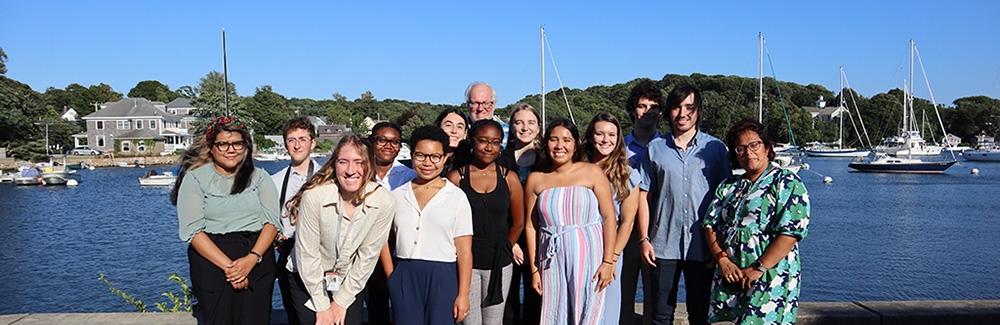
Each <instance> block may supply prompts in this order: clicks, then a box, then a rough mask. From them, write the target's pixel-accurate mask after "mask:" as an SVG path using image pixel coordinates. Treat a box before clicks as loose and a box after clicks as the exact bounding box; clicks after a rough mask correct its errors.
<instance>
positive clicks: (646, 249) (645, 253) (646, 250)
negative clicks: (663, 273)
mask: <svg viewBox="0 0 1000 325" xmlns="http://www.w3.org/2000/svg"><path fill="white" fill-rule="evenodd" d="M639 244H640V246H641V248H640V257H641V258H642V262H643V263H646V265H649V266H650V267H656V252H654V251H653V244H650V243H649V241H648V240H646V241H643V242H642V243H639Z"/></svg>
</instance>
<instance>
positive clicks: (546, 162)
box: [538, 118, 583, 170]
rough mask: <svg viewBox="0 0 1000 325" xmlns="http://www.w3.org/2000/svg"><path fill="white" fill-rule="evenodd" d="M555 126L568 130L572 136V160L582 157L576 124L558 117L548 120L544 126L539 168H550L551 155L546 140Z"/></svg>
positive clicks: (579, 159) (578, 159) (576, 160)
mask: <svg viewBox="0 0 1000 325" xmlns="http://www.w3.org/2000/svg"><path fill="white" fill-rule="evenodd" d="M556 127H564V128H566V129H567V130H569V133H570V134H571V135H572V136H573V140H574V141H573V142H574V143H573V144H574V148H573V157H572V159H573V162H579V161H581V160H582V158H583V150H581V149H582V148H581V147H580V131H578V130H577V129H576V124H573V121H570V120H569V119H567V118H558V119H556V120H554V121H552V122H549V126H547V127H545V136H544V137H542V141H543V142H542V143H543V148H542V149H541V150H539V151H541V159H539V161H538V166H539V167H541V170H550V169H551V168H552V157H550V156H549V149H548V141H549V138H550V137H552V130H554V129H555V128H556Z"/></svg>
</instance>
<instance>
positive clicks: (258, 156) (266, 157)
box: [253, 153, 278, 161]
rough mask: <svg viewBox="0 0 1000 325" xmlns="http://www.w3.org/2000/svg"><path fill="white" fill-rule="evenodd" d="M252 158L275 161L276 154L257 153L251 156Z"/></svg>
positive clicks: (276, 158)
mask: <svg viewBox="0 0 1000 325" xmlns="http://www.w3.org/2000/svg"><path fill="white" fill-rule="evenodd" d="M253 160H256V161H277V160H278V155H276V154H273V153H258V154H256V155H254V156H253Z"/></svg>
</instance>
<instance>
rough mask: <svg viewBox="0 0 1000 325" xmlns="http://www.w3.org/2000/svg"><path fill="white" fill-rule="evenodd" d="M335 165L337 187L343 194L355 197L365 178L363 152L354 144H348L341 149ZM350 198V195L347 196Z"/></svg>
mask: <svg viewBox="0 0 1000 325" xmlns="http://www.w3.org/2000/svg"><path fill="white" fill-rule="evenodd" d="M334 159H336V162H335V165H334V168H335V169H334V173H335V174H336V176H337V186H339V187H340V192H341V194H347V193H349V194H351V196H353V194H354V193H356V192H357V191H358V190H359V189H361V185H363V184H362V183H363V182H362V180H363V179H364V177H365V167H366V166H365V160H364V158H363V157H362V156H361V151H360V150H359V149H358V147H356V146H354V145H353V144H347V145H344V146H343V147H341V148H340V151H338V152H337V156H336V157H335V158H334ZM345 196H348V195H345Z"/></svg>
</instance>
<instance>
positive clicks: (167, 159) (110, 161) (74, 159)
mask: <svg viewBox="0 0 1000 325" xmlns="http://www.w3.org/2000/svg"><path fill="white" fill-rule="evenodd" d="M179 158H180V156H179V155H170V156H136V157H120V156H115V157H113V158H112V157H111V156H108V155H103V156H66V163H67V164H76V163H80V162H84V163H86V164H87V165H90V166H94V167H117V166H118V163H122V162H124V163H127V164H135V162H136V161H138V162H139V164H140V165H145V166H154V165H173V164H176V163H177V162H178V161H179V160H178V159H179ZM53 161H55V162H57V163H59V164H62V157H59V158H53ZM18 163H21V164H29V163H28V162H26V161H23V160H15V159H14V158H0V170H6V171H12V170H17V167H18Z"/></svg>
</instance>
